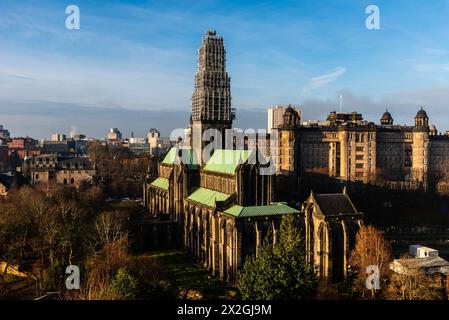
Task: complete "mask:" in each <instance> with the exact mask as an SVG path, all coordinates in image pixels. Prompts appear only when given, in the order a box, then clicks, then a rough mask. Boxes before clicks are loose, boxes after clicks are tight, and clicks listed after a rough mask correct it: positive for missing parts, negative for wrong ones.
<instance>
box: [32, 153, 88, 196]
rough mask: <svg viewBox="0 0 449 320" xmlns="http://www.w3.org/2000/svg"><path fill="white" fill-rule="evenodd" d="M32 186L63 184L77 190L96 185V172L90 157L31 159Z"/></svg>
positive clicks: (40, 156) (54, 155)
mask: <svg viewBox="0 0 449 320" xmlns="http://www.w3.org/2000/svg"><path fill="white" fill-rule="evenodd" d="M29 170H30V172H29V174H30V177H31V179H30V180H31V184H33V185H36V184H45V185H49V184H61V185H69V186H73V187H76V188H77V189H78V188H80V187H84V186H89V185H92V184H94V182H95V175H96V170H95V167H94V165H93V164H92V163H91V161H90V160H89V158H88V157H62V156H58V155H56V154H43V155H38V156H33V157H32V158H31V159H29Z"/></svg>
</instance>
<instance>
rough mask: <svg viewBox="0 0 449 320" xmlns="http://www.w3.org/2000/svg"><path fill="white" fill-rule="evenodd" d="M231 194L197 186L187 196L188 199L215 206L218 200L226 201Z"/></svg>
mask: <svg viewBox="0 0 449 320" xmlns="http://www.w3.org/2000/svg"><path fill="white" fill-rule="evenodd" d="M230 196H231V195H230V194H226V193H221V192H218V191H215V190H211V189H207V188H197V189H195V190H194V191H193V192H192V193H191V194H190V195H189V196H188V197H187V199H188V200H190V201H193V202H197V203H201V204H203V205H205V206H208V207H211V208H215V205H216V203H215V202H216V201H226V200H227V199H229V197H230Z"/></svg>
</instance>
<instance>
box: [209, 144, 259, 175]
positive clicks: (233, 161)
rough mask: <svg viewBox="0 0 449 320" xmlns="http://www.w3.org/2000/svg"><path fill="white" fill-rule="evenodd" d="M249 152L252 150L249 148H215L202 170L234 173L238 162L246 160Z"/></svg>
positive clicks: (249, 154) (241, 162)
mask: <svg viewBox="0 0 449 320" xmlns="http://www.w3.org/2000/svg"><path fill="white" fill-rule="evenodd" d="M251 153H252V151H250V150H225V149H219V150H215V151H214V153H213V155H212V157H211V158H210V159H209V161H207V163H206V165H205V166H204V170H207V171H213V172H218V173H225V174H234V173H235V170H236V169H237V167H238V166H239V165H240V164H243V163H245V162H247V161H248V159H249V157H250V156H251Z"/></svg>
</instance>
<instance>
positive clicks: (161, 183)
mask: <svg viewBox="0 0 449 320" xmlns="http://www.w3.org/2000/svg"><path fill="white" fill-rule="evenodd" d="M150 185H151V186H154V187H158V188H160V189H163V190H168V179H167V178H161V177H159V178H157V179H156V180H154V181H153V182H151V183H150Z"/></svg>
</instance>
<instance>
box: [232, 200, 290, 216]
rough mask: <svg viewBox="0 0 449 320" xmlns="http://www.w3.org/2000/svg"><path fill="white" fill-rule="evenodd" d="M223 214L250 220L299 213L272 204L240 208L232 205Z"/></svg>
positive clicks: (278, 204)
mask: <svg viewBox="0 0 449 320" xmlns="http://www.w3.org/2000/svg"><path fill="white" fill-rule="evenodd" d="M224 213H226V214H229V215H231V216H234V217H236V218H251V217H265V216H276V215H284V214H288V213H299V211H298V210H296V209H293V208H291V207H289V206H287V205H285V204H283V203H272V204H270V205H267V206H248V207H242V206H238V205H234V206H232V207H230V208H228V209H226V210H225V211H224Z"/></svg>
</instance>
